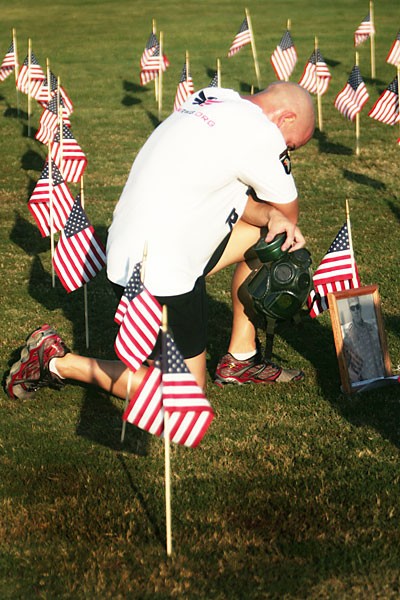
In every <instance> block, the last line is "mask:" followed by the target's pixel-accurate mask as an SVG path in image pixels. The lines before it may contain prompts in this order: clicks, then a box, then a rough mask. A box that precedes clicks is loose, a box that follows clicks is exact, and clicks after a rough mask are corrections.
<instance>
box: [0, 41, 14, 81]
mask: <svg viewBox="0 0 400 600" xmlns="http://www.w3.org/2000/svg"><path fill="white" fill-rule="evenodd" d="M17 66H18V64H17V57H16V55H15V50H14V42H11V45H10V47H9V49H8V50H7V52H6V55H5V57H4V58H3V62H2V63H1V65H0V81H4V80H5V79H6V78H7V77H8V76H9V75H10V73H11V72H12V71H13V69H15V67H17Z"/></svg>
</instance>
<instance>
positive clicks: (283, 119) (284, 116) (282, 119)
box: [276, 109, 296, 128]
mask: <svg viewBox="0 0 400 600" xmlns="http://www.w3.org/2000/svg"><path fill="white" fill-rule="evenodd" d="M295 120H296V113H295V112H293V111H292V110H288V109H287V110H283V111H282V112H281V114H280V115H279V117H278V120H277V123H276V124H277V125H278V127H279V128H280V127H282V125H284V124H287V125H289V124H290V123H293V122H294V121H295Z"/></svg>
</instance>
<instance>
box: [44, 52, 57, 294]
mask: <svg viewBox="0 0 400 600" xmlns="http://www.w3.org/2000/svg"><path fill="white" fill-rule="evenodd" d="M46 75H47V83H48V84H49V82H50V61H49V59H48V58H47V59H46ZM47 98H48V101H49V102H50V84H49V86H48V89H47ZM47 148H48V158H47V164H48V167H49V209H50V255H51V285H52V287H53V288H54V287H55V286H56V274H55V271H54V264H53V258H54V206H53V164H52V157H51V139H50V138H49V140H48V142H47Z"/></svg>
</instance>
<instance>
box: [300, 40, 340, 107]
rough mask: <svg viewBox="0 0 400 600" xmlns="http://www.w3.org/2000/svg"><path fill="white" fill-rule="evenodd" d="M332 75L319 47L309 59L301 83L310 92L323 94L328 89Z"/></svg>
mask: <svg viewBox="0 0 400 600" xmlns="http://www.w3.org/2000/svg"><path fill="white" fill-rule="evenodd" d="M331 77H332V75H331V74H330V72H329V69H328V66H327V64H326V63H325V61H324V59H323V57H322V54H321V52H320V51H319V49H318V48H317V50H314V51H313V53H312V54H311V56H310V58H309V59H308V62H307V64H306V66H305V68H304V71H303V75H302V76H301V79H300V81H299V85H301V86H302V87H303V88H305V89H306V90H308V91H309V92H310V94H320V95H321V96H322V95H323V94H325V92H326V91H327V90H328V87H329V83H330V80H331Z"/></svg>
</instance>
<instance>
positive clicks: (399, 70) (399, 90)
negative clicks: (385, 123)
mask: <svg viewBox="0 0 400 600" xmlns="http://www.w3.org/2000/svg"><path fill="white" fill-rule="evenodd" d="M397 102H398V103H399V106H400V63H398V65H397ZM399 114H400V112H399ZM399 140H400V118H399ZM397 146H398V147H399V148H400V142H399V143H398V144H397Z"/></svg>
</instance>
